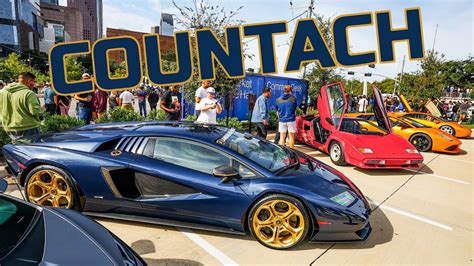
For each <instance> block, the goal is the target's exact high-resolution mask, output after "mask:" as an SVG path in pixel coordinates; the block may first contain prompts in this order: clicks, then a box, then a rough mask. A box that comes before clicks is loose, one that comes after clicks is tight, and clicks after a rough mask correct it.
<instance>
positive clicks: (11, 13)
mask: <svg viewBox="0 0 474 266" xmlns="http://www.w3.org/2000/svg"><path fill="white" fill-rule="evenodd" d="M42 36H43V22H42V20H41V17H40V9H39V0H1V1H0V57H3V56H6V55H8V54H9V53H11V52H16V53H23V52H27V51H39V40H40V38H41V37H42Z"/></svg>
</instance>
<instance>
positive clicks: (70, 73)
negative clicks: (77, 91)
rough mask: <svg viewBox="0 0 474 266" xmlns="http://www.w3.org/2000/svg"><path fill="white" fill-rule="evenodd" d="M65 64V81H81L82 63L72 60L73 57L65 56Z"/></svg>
mask: <svg viewBox="0 0 474 266" xmlns="http://www.w3.org/2000/svg"><path fill="white" fill-rule="evenodd" d="M65 63H66V73H67V74H66V75H67V80H68V81H69V82H71V81H78V80H81V79H82V74H83V68H82V63H80V62H77V61H76V60H74V57H72V56H67V57H66V62H65Z"/></svg>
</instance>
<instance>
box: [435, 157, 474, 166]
mask: <svg viewBox="0 0 474 266" xmlns="http://www.w3.org/2000/svg"><path fill="white" fill-rule="evenodd" d="M440 157H441V158H443V159H448V160H453V161H458V162H463V163H472V164H474V162H472V161H466V160H461V159H455V158H451V157H447V156H440Z"/></svg>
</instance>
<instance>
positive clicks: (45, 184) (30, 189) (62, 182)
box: [25, 165, 78, 209]
mask: <svg viewBox="0 0 474 266" xmlns="http://www.w3.org/2000/svg"><path fill="white" fill-rule="evenodd" d="M25 193H26V197H27V200H28V201H30V202H33V203H35V204H38V205H42V206H50V207H57V208H66V209H77V206H78V204H77V203H78V200H77V195H76V193H75V190H74V188H73V186H72V183H71V177H70V176H69V174H67V173H66V172H65V171H64V170H62V169H60V168H58V167H55V166H51V165H40V166H37V167H35V168H33V169H32V170H31V171H30V172H29V173H28V175H27V177H26V185H25Z"/></svg>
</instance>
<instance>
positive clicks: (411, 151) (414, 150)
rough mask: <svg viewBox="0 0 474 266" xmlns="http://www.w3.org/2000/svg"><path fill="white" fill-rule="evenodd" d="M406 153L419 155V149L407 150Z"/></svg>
mask: <svg viewBox="0 0 474 266" xmlns="http://www.w3.org/2000/svg"><path fill="white" fill-rule="evenodd" d="M405 151H406V152H407V153H410V154H415V153H419V152H418V150H417V149H405Z"/></svg>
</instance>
